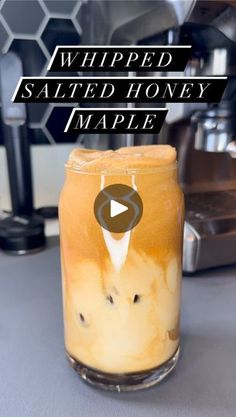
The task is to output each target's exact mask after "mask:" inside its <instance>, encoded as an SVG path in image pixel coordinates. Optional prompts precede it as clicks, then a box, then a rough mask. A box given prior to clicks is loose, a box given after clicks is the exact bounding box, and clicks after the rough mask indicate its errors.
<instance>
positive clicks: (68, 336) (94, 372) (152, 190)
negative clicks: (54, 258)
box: [60, 145, 184, 390]
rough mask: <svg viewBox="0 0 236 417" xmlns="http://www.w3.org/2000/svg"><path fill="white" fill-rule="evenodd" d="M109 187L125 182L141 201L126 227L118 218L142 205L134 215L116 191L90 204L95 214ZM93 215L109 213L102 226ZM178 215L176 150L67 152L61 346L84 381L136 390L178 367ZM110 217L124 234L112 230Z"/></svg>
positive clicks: (180, 201) (180, 226)
mask: <svg viewBox="0 0 236 417" xmlns="http://www.w3.org/2000/svg"><path fill="white" fill-rule="evenodd" d="M112 185H113V186H120V185H122V186H128V187H129V189H131V193H130V195H131V194H132V190H134V193H137V194H138V197H139V198H140V199H141V201H142V212H141V214H140V213H139V214H140V215H139V221H138V222H136V223H135V222H134V223H132V222H131V223H132V224H131V226H130V227H129V228H127V230H123V229H122V225H123V223H124V222H123V223H122V219H124V220H125V216H128V215H130V216H131V218H132V216H135V213H136V214H137V212H138V209H140V206H139V207H138V208H137V210H136V209H135V210H136V211H135V210H134V212H132V209H131V208H130V206H129V203H127V201H128V200H127V198H125V196H124V195H122V193H121V194H119V193H118V195H112V196H111V198H110V200H109V193H104V195H105V197H104V198H105V199H106V198H107V204H106V201H105V200H104V201H105V203H104V204H103V203H102V202H101V204H100V206H99V200H97V201H98V206H99V207H97V208H95V201H96V199H97V197H98V195H99V194H100V193H101V192H102V191H103V190H106V189H110V188H109V187H110V186H112ZM107 187H108V188H107ZM111 189H113V188H111ZM131 198H132V197H131ZM112 202H113V203H112ZM112 204H113V205H112ZM126 206H127V208H125V207H126ZM109 207H110V208H109ZM112 207H113V212H112ZM122 207H123V209H122ZM115 209H116V211H115ZM96 210H98V211H99V212H100V215H101V216H103V210H107V211H106V216H105V214H104V216H105V217H106V218H105V220H106V223H104V226H103V224H102V222H100V223H99V221H98V216H96ZM109 210H110V211H109ZM119 210H120V211H119ZM122 210H123V211H122ZM104 213H105V211H104ZM183 213H184V210H183V195H182V192H181V190H180V188H179V186H178V181H177V170H176V152H175V149H174V148H172V147H170V146H168V145H152V146H137V147H127V148H120V149H118V150H116V151H112V150H108V151H96V150H85V149H76V150H74V151H73V152H72V153H71V155H70V157H69V160H68V163H67V165H66V180H65V185H64V187H63V190H62V193H61V198H60V239H61V260H62V275H63V278H62V281H63V303H64V328H65V346H66V351H67V354H68V358H69V361H70V363H71V364H72V366H73V367H74V368H75V369H76V370H77V371H78V373H79V374H80V375H81V376H82V378H83V379H85V380H86V381H87V382H91V383H93V384H95V385H98V386H101V387H103V388H107V389H114V390H132V389H138V388H143V387H146V386H150V385H153V384H155V383H157V382H158V381H160V380H161V379H162V378H163V377H164V376H165V375H167V374H168V373H169V372H170V371H171V369H173V367H174V366H175V364H176V362H177V359H178V353H179V315H180V291H181V256H182V231H183ZM109 216H110V221H109ZM115 221H116V223H115V224H118V225H120V226H121V229H120V230H121V231H119V229H118V231H117V230H116V231H114V229H112V227H111V228H110V227H109V224H110V225H111V226H112V225H113V224H114V222H115Z"/></svg>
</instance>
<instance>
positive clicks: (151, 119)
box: [65, 108, 167, 133]
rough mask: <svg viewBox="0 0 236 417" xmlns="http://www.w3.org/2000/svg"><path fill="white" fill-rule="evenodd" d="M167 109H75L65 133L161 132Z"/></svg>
mask: <svg viewBox="0 0 236 417" xmlns="http://www.w3.org/2000/svg"><path fill="white" fill-rule="evenodd" d="M166 114H167V109H163V108H161V109H160V108H155V109H132V110H131V109H115V108H113V109H97V108H96V109H91V108H90V109H79V108H75V109H73V111H72V113H71V116H70V118H69V120H68V123H67V125H66V127H65V132H71V131H75V130H77V131H80V132H85V133H86V132H87V133H91V132H94V133H103V132H108V131H109V132H116V133H120V132H147V133H148V132H149V133H151V132H157V133H158V132H159V131H160V128H161V126H162V124H163V122H164V119H165V116H166Z"/></svg>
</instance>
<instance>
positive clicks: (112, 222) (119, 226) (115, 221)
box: [94, 184, 143, 233]
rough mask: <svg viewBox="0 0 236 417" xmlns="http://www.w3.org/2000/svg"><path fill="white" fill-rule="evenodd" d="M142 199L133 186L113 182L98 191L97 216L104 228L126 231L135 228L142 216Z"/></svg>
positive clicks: (95, 211) (96, 201)
mask: <svg viewBox="0 0 236 417" xmlns="http://www.w3.org/2000/svg"><path fill="white" fill-rule="evenodd" d="M142 212H143V204H142V200H141V198H140V196H139V194H138V193H137V191H135V190H134V189H133V188H132V187H129V186H128V185H125V184H113V185H109V186H107V187H105V188H104V189H103V190H101V191H100V193H98V195H97V197H96V199H95V203H94V214H95V217H96V219H97V221H98V223H99V224H100V226H102V227H103V228H104V229H106V230H109V231H110V232H112V233H125V232H127V231H128V230H131V229H133V228H134V227H135V226H136V225H137V224H138V222H139V221H140V219H141V217H142Z"/></svg>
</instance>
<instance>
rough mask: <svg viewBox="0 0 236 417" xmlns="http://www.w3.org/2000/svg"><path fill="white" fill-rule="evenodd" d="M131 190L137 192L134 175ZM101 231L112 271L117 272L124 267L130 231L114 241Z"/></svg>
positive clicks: (102, 176) (102, 180) (103, 177)
mask: <svg viewBox="0 0 236 417" xmlns="http://www.w3.org/2000/svg"><path fill="white" fill-rule="evenodd" d="M103 188H105V175H101V190H103ZM132 188H133V189H134V190H135V191H137V186H136V184H135V176H134V175H132ZM101 229H102V233H103V237H104V241H105V244H106V247H107V250H108V252H109V255H110V258H111V262H112V265H113V267H114V269H115V270H116V271H117V272H119V271H120V270H121V268H122V266H123V265H124V263H125V260H126V257H127V254H128V249H129V242H130V236H131V230H129V231H128V232H125V233H124V234H123V236H122V238H120V239H114V238H113V236H112V234H111V233H110V232H109V231H108V230H106V229H104V228H103V227H101Z"/></svg>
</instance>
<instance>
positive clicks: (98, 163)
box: [67, 145, 176, 173]
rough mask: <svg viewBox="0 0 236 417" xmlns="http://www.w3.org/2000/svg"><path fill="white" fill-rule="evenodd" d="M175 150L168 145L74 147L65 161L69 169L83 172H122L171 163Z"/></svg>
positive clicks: (173, 159) (173, 160)
mask: <svg viewBox="0 0 236 417" xmlns="http://www.w3.org/2000/svg"><path fill="white" fill-rule="evenodd" d="M175 160H176V151H175V148H173V147H172V146H170V145H146V146H130V147H124V148H119V149H117V150H115V151H113V150H107V151H99V150H93V149H74V150H73V151H72V152H71V154H70V156H69V160H68V163H67V167H68V168H70V169H75V170H81V171H85V172H111V173H112V172H117V171H120V172H123V173H125V171H126V170H132V169H134V170H135V169H140V170H143V169H147V168H155V167H159V166H164V165H170V164H173V163H174V162H175Z"/></svg>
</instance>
